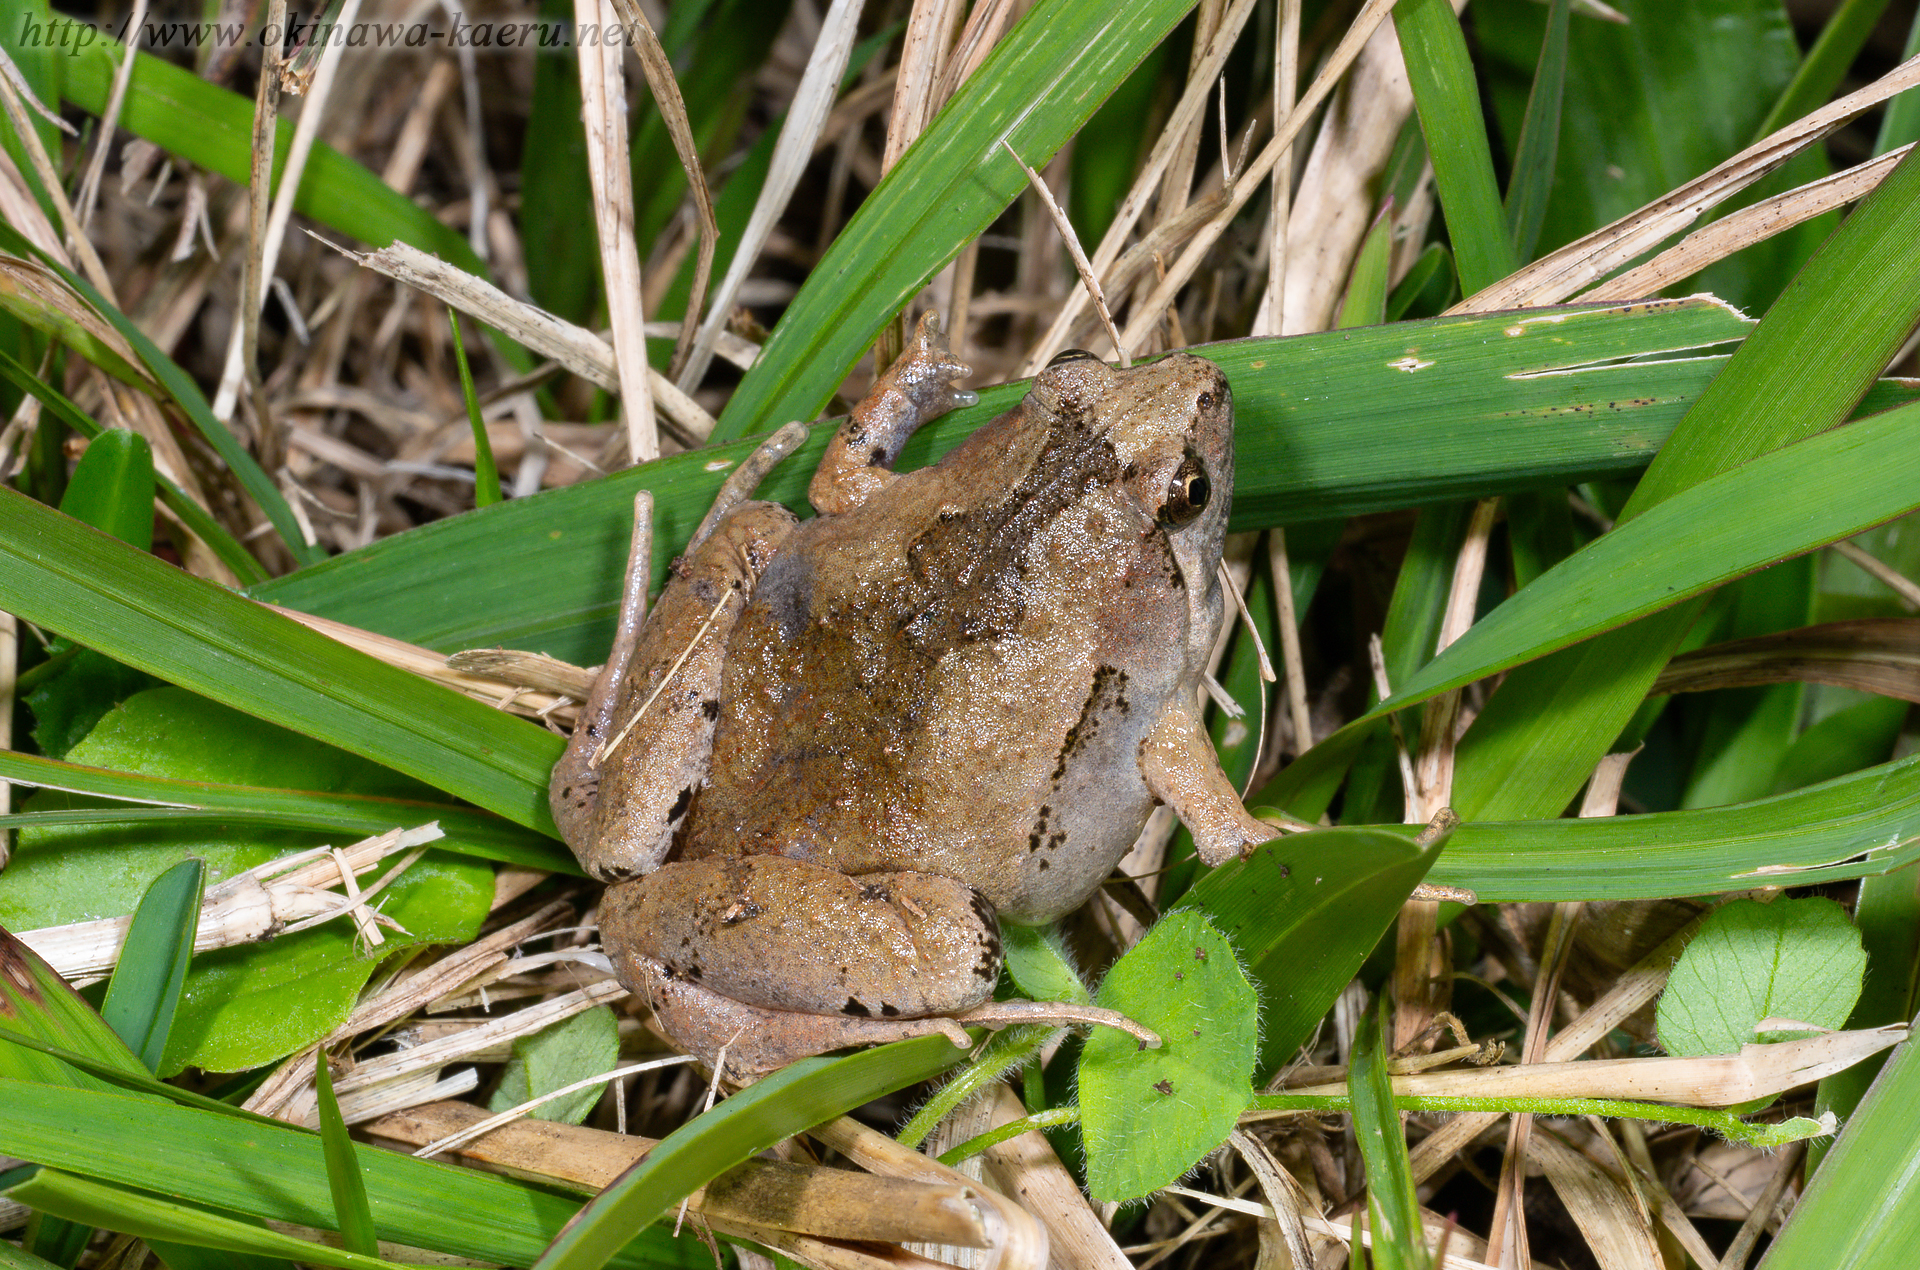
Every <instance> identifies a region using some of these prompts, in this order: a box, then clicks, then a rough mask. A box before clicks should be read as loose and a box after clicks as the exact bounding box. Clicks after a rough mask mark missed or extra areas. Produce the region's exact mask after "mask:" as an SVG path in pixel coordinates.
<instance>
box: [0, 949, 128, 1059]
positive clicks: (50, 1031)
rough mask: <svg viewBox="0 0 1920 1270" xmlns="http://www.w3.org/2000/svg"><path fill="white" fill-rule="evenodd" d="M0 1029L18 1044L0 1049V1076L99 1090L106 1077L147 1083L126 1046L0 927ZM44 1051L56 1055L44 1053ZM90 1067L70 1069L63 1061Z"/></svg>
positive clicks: (36, 956) (38, 958) (35, 955)
mask: <svg viewBox="0 0 1920 1270" xmlns="http://www.w3.org/2000/svg"><path fill="white" fill-rule="evenodd" d="M0 1029H3V1030H4V1031H5V1032H6V1033H7V1035H8V1039H10V1040H12V1039H14V1038H16V1037H17V1038H23V1040H21V1041H20V1042H19V1043H15V1044H7V1045H0V1077H7V1078H12V1079H16V1080H26V1081H34V1082H36V1083H39V1084H46V1085H54V1084H67V1085H77V1086H81V1087H83V1088H89V1089H104V1088H106V1087H107V1085H108V1083H117V1082H116V1081H114V1079H113V1077H112V1076H111V1073H113V1072H119V1073H121V1074H122V1076H123V1077H125V1078H127V1079H131V1080H135V1081H137V1082H139V1083H140V1084H142V1085H145V1084H147V1083H148V1082H151V1081H152V1080H153V1073H152V1072H151V1071H149V1070H148V1069H147V1068H146V1067H145V1066H144V1065H143V1064H142V1063H141V1062H140V1059H139V1058H138V1057H136V1056H135V1055H134V1053H133V1051H132V1050H130V1049H128V1048H127V1043H126V1042H125V1041H123V1040H121V1039H120V1037H119V1035H118V1034H117V1033H115V1032H114V1030H113V1029H112V1028H110V1027H108V1026H107V1025H106V1023H105V1022H104V1021H103V1020H102V1019H101V1018H100V1016H99V1014H97V1013H95V1011H94V1008H93V1007H92V1006H90V1005H88V1004H87V1002H86V1001H85V999H84V998H82V997H81V996H80V994H79V993H77V992H75V991H74V990H73V989H72V988H71V987H69V986H68V985H67V981H66V980H65V979H62V978H61V977H60V976H59V975H58V974H56V973H54V970H53V967H52V966H49V965H48V964H47V963H46V961H45V960H44V959H42V958H41V956H40V954H39V953H36V952H35V951H33V949H31V948H29V947H28V946H27V945H26V944H24V943H22V942H20V940H19V939H17V938H16V937H14V936H13V935H11V934H9V933H8V932H7V930H6V929H5V928H4V927H0ZM48 1047H51V1048H52V1049H53V1050H58V1051H61V1052H60V1053H53V1052H49V1049H48ZM71 1055H78V1056H79V1057H78V1061H80V1062H84V1063H92V1064H96V1065H97V1068H96V1067H81V1068H80V1070H77V1071H76V1070H75V1067H74V1065H73V1064H72V1063H70V1062H69V1061H68V1057H69V1056H71Z"/></svg>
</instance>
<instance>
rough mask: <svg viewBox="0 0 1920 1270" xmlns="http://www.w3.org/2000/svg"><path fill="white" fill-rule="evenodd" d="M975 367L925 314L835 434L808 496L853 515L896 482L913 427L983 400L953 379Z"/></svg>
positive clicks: (823, 508)
mask: <svg viewBox="0 0 1920 1270" xmlns="http://www.w3.org/2000/svg"><path fill="white" fill-rule="evenodd" d="M972 373H973V368H972V367H971V366H968V365H967V364H966V363H965V362H962V361H958V360H956V359H955V358H954V356H953V353H952V352H951V351H949V350H948V348H947V339H946V336H944V335H942V334H941V333H940V323H939V320H938V318H936V317H935V316H934V314H932V313H925V314H922V315H921V318H920V324H919V326H918V327H916V328H915V330H914V333H913V338H912V339H911V340H909V341H908V343H907V348H906V351H905V352H904V353H902V354H901V355H900V358H899V360H898V361H896V362H894V363H893V365H891V366H889V367H887V369H886V373H884V374H883V375H881V376H880V378H879V379H878V380H876V381H875V383H874V385H873V391H871V392H869V393H868V394H867V396H866V398H865V400H863V401H861V403H860V404H859V405H857V406H855V407H854V408H853V413H852V414H850V415H848V416H847V421H846V422H845V423H843V424H841V425H840V429H839V431H838V432H836V433H834V436H833V440H832V441H831V442H829V443H828V445H827V452H826V454H825V456H824V457H822V458H821V460H820V467H819V469H818V470H816V471H815V472H814V474H813V483H812V484H811V485H809V486H808V487H807V497H808V498H809V499H811V500H812V501H813V505H814V508H815V510H817V511H819V512H820V514H821V515H823V516H824V515H831V514H836V513H840V512H848V511H852V510H853V509H854V508H856V507H858V506H860V505H861V504H862V503H864V502H866V501H867V500H868V499H869V498H871V497H873V495H874V493H875V492H876V491H878V490H879V489H881V488H882V487H884V486H885V485H886V483H887V482H888V481H889V480H891V479H893V472H892V470H891V469H892V467H893V464H894V461H895V460H896V459H898V458H899V457H900V448H901V447H902V446H904V445H905V444H906V443H907V438H908V437H910V436H912V435H913V432H914V429H916V428H918V427H919V426H920V425H921V424H923V423H926V422H928V421H929V420H932V419H937V418H939V417H940V416H941V415H943V414H945V413H947V411H949V410H952V409H954V408H955V407H958V406H970V405H972V404H974V403H975V402H976V401H978V400H980V398H979V396H978V395H977V394H975V393H972V392H969V391H966V390H965V389H959V388H955V387H954V386H953V381H954V380H955V379H958V378H960V377H961V376H964V375H971V374H972Z"/></svg>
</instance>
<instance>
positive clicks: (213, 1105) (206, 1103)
mask: <svg viewBox="0 0 1920 1270" xmlns="http://www.w3.org/2000/svg"><path fill="white" fill-rule="evenodd" d="M9 938H11V937H10V936H9ZM48 973H49V974H51V973H52V971H51V970H49V971H48ZM116 1039H117V1038H116ZM0 1044H5V1045H10V1046H18V1047H19V1048H21V1049H25V1050H29V1051H31V1052H32V1053H35V1054H39V1055H41V1056H43V1057H46V1058H51V1059H55V1060H57V1061H58V1062H60V1063H64V1064H66V1065H67V1066H68V1067H71V1068H75V1069H77V1070H78V1071H81V1072H85V1073H86V1074H88V1075H90V1076H97V1077H99V1078H100V1079H101V1080H103V1081H105V1082H106V1083H107V1084H108V1085H111V1086H112V1087H113V1088H115V1089H120V1090H125V1091H127V1092H130V1093H136V1094H153V1095H155V1096H157V1097H160V1098H166V1099H169V1100H171V1101H173V1102H177V1103H179V1104H180V1105H181V1106H183V1107H197V1108H199V1109H200V1110H202V1111H211V1112H214V1113H216V1114H219V1115H226V1116H234V1117H236V1118H238V1119H241V1120H251V1121H254V1122H255V1123H257V1124H263V1125H271V1126H273V1127H274V1128H279V1127H280V1126H281V1125H283V1124H285V1123H286V1122H285V1121H283V1120H275V1119H273V1118H272V1117H271V1116H262V1115H258V1114H256V1113H254V1112H251V1111H246V1110H243V1109H241V1108H239V1107H235V1106H233V1105H232V1104H230V1103H224V1102H221V1101H219V1100H218V1099H216V1098H209V1097H207V1096H206V1095H205V1094H196V1093H194V1092H193V1091H192V1090H190V1089H181V1088H179V1087H178V1086H176V1085H169V1084H167V1083H166V1082H165V1081H163V1080H161V1079H160V1078H159V1077H157V1076H155V1075H154V1074H153V1073H152V1072H150V1071H147V1070H146V1069H145V1068H141V1069H140V1070H139V1071H137V1072H136V1071H132V1070H130V1069H128V1068H127V1067H125V1066H122V1065H121V1064H119V1063H115V1062H111V1061H108V1060H106V1059H102V1058H95V1057H93V1056H91V1055H88V1054H82V1053H81V1052H80V1051H78V1050H70V1049H67V1048H66V1047H65V1046H61V1045H53V1044H49V1043H48V1042H46V1041H44V1040H41V1039H39V1038H38V1037H33V1036H28V1035H27V1034H26V1033H24V1032H16V1031H14V1030H12V1029H11V1028H4V1027H0ZM17 1074H18V1073H17V1072H15V1071H14V1070H13V1069H12V1067H10V1066H8V1067H0V1075H6V1076H14V1075H17ZM22 1079H28V1078H26V1077H23V1078H22ZM39 1083H41V1084H48V1083H53V1082H48V1081H41V1082H39ZM66 1083H73V1082H71V1081H69V1082H66ZM91 1087H92V1086H83V1088H91Z"/></svg>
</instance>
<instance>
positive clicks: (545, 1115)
mask: <svg viewBox="0 0 1920 1270" xmlns="http://www.w3.org/2000/svg"><path fill="white" fill-rule="evenodd" d="M619 1059H620V1029H619V1025H618V1023H617V1022H616V1021H615V1020H614V1017H613V1011H612V1010H610V1009H608V1008H607V1007H606V1006H604V1005H602V1006H596V1007H594V1008H593V1009H591V1010H583V1011H581V1012H580V1013H579V1014H576V1015H574V1016H573V1017H572V1018H569V1019H562V1020H561V1021H560V1022H558V1023H555V1024H554V1025H553V1026H552V1027H549V1028H545V1029H543V1030H541V1031H539V1032H535V1033H534V1034H533V1035H532V1036H523V1037H521V1038H520V1039H519V1040H517V1041H515V1042H514V1043H513V1057H512V1058H510V1059H508V1060H507V1067H506V1070H505V1071H504V1072H502V1073H501V1074H500V1085H499V1087H498V1088H496V1089H495V1090H494V1091H493V1097H492V1098H490V1099H488V1100H487V1109H488V1110H489V1111H505V1110H507V1109H508V1108H509V1107H517V1106H519V1105H520V1104H521V1103H523V1102H528V1101H530V1100H532V1099H535V1098H538V1097H539V1096H540V1095H542V1094H544V1093H547V1092H548V1091H549V1090H554V1089H559V1088H560V1087H561V1086H563V1085H571V1084H572V1083H573V1082H574V1081H576V1080H585V1079H586V1078H587V1077H589V1076H596V1075H598V1074H600V1073H601V1072H607V1071H612V1070H613V1068H614V1066H615V1064H616V1063H618V1061H619ZM605 1092H606V1086H604V1085H593V1086H589V1087H588V1088H586V1089H577V1090H575V1091H574V1092H573V1093H570V1094H566V1095H563V1096H561V1097H559V1098H555V1099H552V1100H551V1101H549V1102H543V1103H541V1104H540V1105H539V1106H538V1107H535V1108H534V1109H533V1110H532V1111H531V1112H530V1113H529V1114H530V1115H531V1116H532V1117H533V1118H534V1119H535V1120H555V1121H558V1122H560V1123H561V1124H579V1123H580V1122H581V1121H582V1120H585V1119H586V1118H587V1113H588V1112H590V1111H592V1110H593V1106H594V1104H595V1103H597V1102H599V1101H600V1095H601V1094H603V1093H605Z"/></svg>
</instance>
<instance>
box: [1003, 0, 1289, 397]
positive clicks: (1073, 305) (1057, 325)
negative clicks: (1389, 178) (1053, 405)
mask: <svg viewBox="0 0 1920 1270" xmlns="http://www.w3.org/2000/svg"><path fill="white" fill-rule="evenodd" d="M1252 15H1253V0H1235V3H1234V5H1233V7H1232V8H1230V9H1228V10H1227V12H1226V15H1225V16H1224V17H1223V18H1222V20H1221V23H1220V27H1219V29H1218V30H1216V31H1215V32H1214V35H1213V39H1212V41H1211V42H1210V43H1209V44H1208V45H1207V48H1206V54H1205V56H1204V57H1203V58H1201V59H1200V60H1199V61H1198V62H1197V63H1196V65H1195V67H1194V70H1193V73H1192V74H1191V75H1190V76H1189V77H1188V79H1187V86H1186V89H1185V90H1184V91H1183V92H1182V93H1181V94H1180V100H1179V102H1178V103H1177V104H1176V105H1175V106H1174V108H1173V114H1172V116H1171V117H1170V118H1169V119H1168V120H1167V126H1166V127H1165V128H1164V129H1162V130H1161V133H1160V137H1159V139H1158V140H1157V141H1155V142H1154V143H1153V150H1152V151H1151V152H1150V153H1149V154H1148V155H1147V160H1146V162H1145V163H1143V164H1142V165H1141V166H1140V171H1139V173H1138V174H1137V175H1136V176H1135V177H1134V179H1133V187H1132V188H1131V189H1129V190H1128V191H1127V196H1126V197H1125V198H1124V199H1122V200H1121V201H1120V206H1119V208H1118V209H1116V210H1115V212H1114V215H1113V223H1112V224H1111V225H1109V226H1108V227H1107V232H1106V235H1105V236H1104V237H1102V238H1101V240H1100V245H1099V246H1098V247H1096V248H1095V249H1094V253H1093V261H1092V269H1093V272H1094V274H1095V275H1096V276H1097V277H1099V278H1100V279H1101V280H1102V282H1103V283H1104V284H1105V285H1108V286H1115V287H1117V286H1119V285H1121V278H1119V277H1117V276H1116V274H1115V271H1114V263H1115V262H1116V261H1118V260H1119V259H1120V258H1121V252H1122V251H1123V250H1124V249H1125V248H1126V246H1127V239H1128V237H1129V235H1131V234H1132V232H1133V227H1134V225H1135V223H1137V222H1138V221H1139V219H1140V216H1141V214H1142V213H1143V212H1145V211H1146V208H1147V202H1148V200H1149V199H1150V198H1151V197H1152V194H1153V191H1154V189H1155V187H1156V186H1157V185H1158V184H1159V181H1160V178H1161V176H1162V175H1163V174H1164V173H1165V172H1166V169H1167V165H1168V164H1169V163H1170V162H1172V160H1173V155H1174V150H1175V148H1176V146H1177V144H1178V142H1179V139H1180V138H1181V137H1182V136H1184V135H1185V134H1186V131H1187V130H1188V129H1189V128H1191V127H1192V126H1193V123H1194V121H1195V120H1197V119H1199V118H1200V114H1201V112H1202V111H1203V110H1205V109H1206V106H1207V97H1208V95H1209V93H1211V91H1212V89H1213V84H1214V81H1215V79H1217V78H1218V77H1219V74H1220V71H1221V68H1222V67H1224V66H1225V65H1226V64H1227V56H1228V55H1229V54H1230V53H1232V52H1233V46H1234V43H1235V42H1236V41H1237V40H1238V39H1239V38H1240V32H1241V31H1242V30H1243V29H1245V27H1246V24H1247V19H1248V18H1249V17H1251V16H1252ZM1196 223H1197V222H1196ZM1147 259H1150V257H1149V258H1144V259H1142V261H1141V267H1143V268H1144V267H1145V265H1146V261H1147ZM1089 298H1090V297H1089V296H1088V295H1087V294H1086V293H1085V292H1073V293H1070V294H1069V295H1068V296H1067V298H1066V302H1065V303H1063V304H1062V305H1061V306H1060V311H1059V312H1058V313H1056V314H1055V315H1054V319H1053V325H1051V326H1049V327H1048V328H1047V333H1046V334H1045V335H1043V336H1042V337H1041V338H1040V342H1039V343H1038V344H1036V345H1034V346H1033V348H1032V349H1031V350H1030V351H1029V352H1028V353H1027V359H1026V362H1025V363H1024V365H1023V366H1022V368H1021V370H1020V374H1019V376H1018V378H1023V379H1024V378H1026V377H1028V376H1031V375H1034V374H1037V373H1038V372H1039V370H1040V368H1041V367H1042V366H1045V365H1046V364H1047V363H1048V362H1049V361H1052V360H1053V356H1054V354H1056V353H1058V352H1059V351H1060V350H1061V349H1063V348H1065V347H1066V346H1067V340H1068V338H1069V337H1070V336H1071V334H1072V332H1073V328H1074V326H1075V324H1076V323H1077V322H1078V321H1079V320H1080V315H1081V313H1082V312H1084V311H1085V305H1086V301H1087V300H1088V299H1089ZM1116 346H1118V341H1116Z"/></svg>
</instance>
